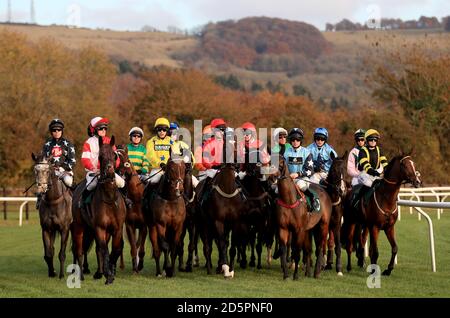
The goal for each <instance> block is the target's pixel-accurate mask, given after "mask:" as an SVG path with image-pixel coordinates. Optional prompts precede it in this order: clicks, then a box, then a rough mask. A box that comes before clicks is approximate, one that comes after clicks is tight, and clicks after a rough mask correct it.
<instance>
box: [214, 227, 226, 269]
mask: <svg viewBox="0 0 450 318" xmlns="http://www.w3.org/2000/svg"><path fill="white" fill-rule="evenodd" d="M215 228H216V234H217V240H216V244H217V248H218V249H219V262H218V264H217V269H216V274H220V273H221V272H222V265H226V264H227V242H226V241H227V238H226V236H225V229H224V224H223V223H221V222H219V221H216V222H215Z"/></svg>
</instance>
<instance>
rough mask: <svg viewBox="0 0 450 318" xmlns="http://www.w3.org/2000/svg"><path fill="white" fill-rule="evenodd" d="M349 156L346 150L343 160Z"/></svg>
mask: <svg viewBox="0 0 450 318" xmlns="http://www.w3.org/2000/svg"><path fill="white" fill-rule="evenodd" d="M347 156H348V150H345V152H344V155H343V156H342V159H347Z"/></svg>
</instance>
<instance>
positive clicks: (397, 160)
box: [347, 151, 422, 275]
mask: <svg viewBox="0 0 450 318" xmlns="http://www.w3.org/2000/svg"><path fill="white" fill-rule="evenodd" d="M411 152H412V151H411ZM411 152H410V153H408V154H402V155H400V156H396V157H394V158H392V159H391V161H390V162H389V164H388V165H387V166H386V168H385V171H384V176H383V178H382V179H381V180H380V181H379V184H378V186H377V187H376V190H375V191H374V192H373V193H372V194H371V195H370V198H369V199H368V200H367V202H365V200H364V199H361V200H360V204H359V206H358V209H357V211H352V212H353V213H356V214H357V216H358V217H357V219H359V220H360V222H361V223H362V225H363V227H365V228H366V229H367V230H368V232H369V234H370V247H369V256H370V262H371V264H376V263H377V260H378V255H379V253H378V245H377V241H378V234H379V232H380V230H383V231H384V232H385V234H386V237H387V239H388V241H389V243H390V245H391V260H390V262H389V264H388V268H387V269H386V270H384V271H383V275H390V274H391V272H392V270H393V269H394V260H395V256H396V255H397V251H398V247H397V242H396V240H395V227H394V226H395V222H396V221H397V217H398V206H397V200H398V193H399V191H400V186H401V185H402V184H403V183H411V184H412V185H413V186H414V187H416V188H418V187H420V185H421V183H422V182H421V180H420V178H419V177H420V173H419V172H418V171H417V170H416V168H415V165H414V162H413V160H412V158H411ZM348 197H349V201H350V198H351V197H352V196H351V195H349V196H348ZM348 206H349V208H350V209H351V206H352V203H351V202H348ZM350 219H351V218H350ZM353 220H355V218H353ZM350 228H351V226H350ZM353 229H354V224H353ZM349 233H350V234H349V236H348V242H352V239H353V237H352V235H353V234H354V231H352V230H350V231H349ZM366 233H367V232H366ZM355 234H356V235H359V236H361V239H360V240H359V241H360V245H361V248H362V247H363V246H364V245H365V241H366V237H365V236H366V235H365V234H363V235H361V233H360V232H359V231H358V233H355ZM351 252H352V250H351V249H349V248H347V253H348V265H347V269H348V270H351ZM363 255H364V254H363V253H362V252H360V253H359V255H358V257H359V258H363V257H364V256H363ZM361 263H362V262H361V260H359V264H361Z"/></svg>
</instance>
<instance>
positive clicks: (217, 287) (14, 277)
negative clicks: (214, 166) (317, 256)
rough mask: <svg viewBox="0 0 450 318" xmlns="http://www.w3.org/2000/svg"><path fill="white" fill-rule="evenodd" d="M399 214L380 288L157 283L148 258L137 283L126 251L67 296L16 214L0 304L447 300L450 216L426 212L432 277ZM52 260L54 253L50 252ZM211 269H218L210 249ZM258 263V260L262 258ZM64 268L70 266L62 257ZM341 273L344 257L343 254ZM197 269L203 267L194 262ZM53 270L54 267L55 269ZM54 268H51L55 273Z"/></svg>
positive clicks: (258, 280)
mask: <svg viewBox="0 0 450 318" xmlns="http://www.w3.org/2000/svg"><path fill="white" fill-rule="evenodd" d="M408 211H409V210H407V209H405V208H404V209H403V212H402V220H401V221H400V222H398V223H397V225H396V230H397V239H398V244H399V255H398V265H397V266H396V267H395V269H394V271H393V273H392V275H391V276H390V277H381V288H379V289H369V288H367V286H366V280H367V277H368V275H369V274H368V273H366V272H365V270H364V269H360V268H358V267H357V266H356V259H355V258H354V259H353V265H354V270H353V271H352V272H351V273H347V272H344V276H343V277H338V276H337V275H336V273H335V271H334V270H333V271H326V272H323V273H322V275H321V277H320V278H319V279H313V278H305V277H304V276H302V277H301V278H300V279H299V280H298V281H293V280H292V279H291V278H290V279H288V280H286V281H283V279H282V273H281V269H280V265H279V261H275V262H274V263H272V266H271V267H270V268H268V267H267V265H266V264H264V269H262V270H256V269H253V268H250V269H246V270H242V269H240V268H237V269H236V271H235V278H234V279H232V280H224V279H223V277H222V276H221V275H209V276H208V275H206V271H205V270H204V268H202V267H200V268H198V267H197V268H194V272H193V273H177V277H175V278H172V279H168V278H156V277H155V275H154V274H155V265H154V260H153V259H151V257H150V255H151V253H150V243H149V242H148V240H147V246H146V250H147V254H146V257H145V264H144V267H145V268H144V270H143V272H142V273H141V274H139V275H133V274H131V270H130V268H131V265H130V257H129V246H128V244H126V247H125V254H124V255H125V266H126V268H125V270H124V271H120V270H118V273H117V277H116V280H115V281H114V284H113V285H112V286H105V285H104V279H102V280H99V281H96V280H94V279H93V278H92V275H89V276H87V277H86V280H85V281H83V282H82V283H81V288H80V289H69V288H68V287H67V286H66V279H67V276H66V278H64V279H62V280H59V279H58V278H48V277H47V267H46V264H45V262H44V260H43V247H42V241H41V234H40V227H39V221H38V219H37V215H36V213H31V217H30V220H29V221H24V225H23V226H22V227H19V226H18V217H17V213H16V214H14V213H11V214H9V215H8V220H7V221H4V220H0V298H4V297H163V298H164V297H186V298H191V297H238V298H239V297H256V298H258V297H364V298H367V297H389V298H390V297H450V288H449V283H450V266H449V265H450V235H449V228H450V214H449V213H448V212H446V213H444V214H443V215H442V217H441V220H437V219H436V212H430V215H431V216H432V219H433V222H434V230H435V241H436V260H437V272H436V273H432V272H431V261H430V252H429V242H428V230H427V223H426V222H425V221H424V220H422V221H418V220H417V215H416V214H415V213H414V214H413V215H410V214H409V213H408ZM379 243H380V257H379V262H378V263H379V264H380V265H381V270H384V269H385V268H386V266H387V263H388V261H389V257H390V247H389V246H388V242H387V240H386V237H385V235H384V234H383V233H382V235H380V239H379ZM56 246H57V247H56V248H55V250H56V254H57V253H58V251H59V246H58V245H56ZM214 251H215V253H214V254H213V262H214V264H216V263H217V254H216V247H214ZM263 254H264V255H263V256H264V259H265V252H264V253H263ZM67 256H68V257H67V261H66V266H67V265H68V264H69V262H70V261H71V260H72V256H71V254H70V253H68V254H67ZM343 256H344V262H343V264H344V268H345V265H346V263H347V262H346V253H345V251H343ZM89 260H90V264H91V270H92V271H94V270H95V269H96V261H95V253H94V252H93V251H91V253H90V256H89ZM201 263H202V265H203V264H204V261H203V257H202V256H201ZM57 264H58V262H57V261H56V259H55V265H57ZM56 268H57V267H56Z"/></svg>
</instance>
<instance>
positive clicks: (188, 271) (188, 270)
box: [186, 265, 192, 273]
mask: <svg viewBox="0 0 450 318" xmlns="http://www.w3.org/2000/svg"><path fill="white" fill-rule="evenodd" d="M186 273H192V266H191V265H187V266H186Z"/></svg>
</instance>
